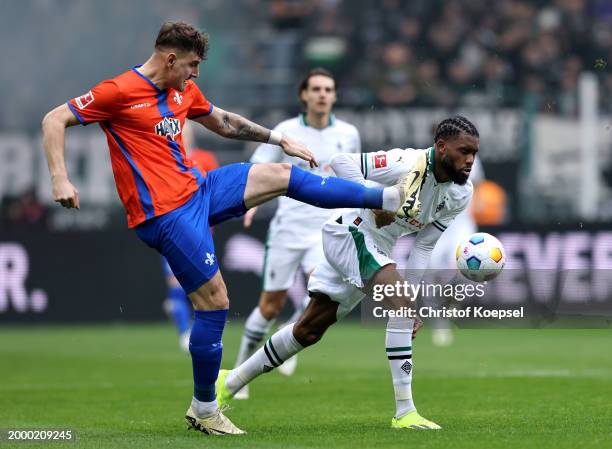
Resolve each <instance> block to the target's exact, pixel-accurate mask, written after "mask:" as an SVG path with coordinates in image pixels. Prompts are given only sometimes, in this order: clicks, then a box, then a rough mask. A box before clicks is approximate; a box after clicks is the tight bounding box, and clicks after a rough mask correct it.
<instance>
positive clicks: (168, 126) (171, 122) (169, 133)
mask: <svg viewBox="0 0 612 449" xmlns="http://www.w3.org/2000/svg"><path fill="white" fill-rule="evenodd" d="M180 132H181V122H180V120H178V119H175V118H172V117H164V119H163V120H162V121H161V122H159V123H158V124H157V125H155V133H156V134H157V135H159V136H164V137H167V138H168V139H170V140H174V138H175V137H176V136H177V135H178V134H179V133H180Z"/></svg>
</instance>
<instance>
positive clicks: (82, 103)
mask: <svg viewBox="0 0 612 449" xmlns="http://www.w3.org/2000/svg"><path fill="white" fill-rule="evenodd" d="M94 100H95V98H94V95H93V92H92V91H91V90H90V91H89V92H87V93H86V94H83V95H81V96H80V97H77V98H75V99H74V102H75V103H76V104H77V106H78V107H79V109H85V108H86V107H87V106H89V105H90V104H91V103H93V101H94Z"/></svg>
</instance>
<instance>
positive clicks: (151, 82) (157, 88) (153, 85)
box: [132, 64, 163, 94]
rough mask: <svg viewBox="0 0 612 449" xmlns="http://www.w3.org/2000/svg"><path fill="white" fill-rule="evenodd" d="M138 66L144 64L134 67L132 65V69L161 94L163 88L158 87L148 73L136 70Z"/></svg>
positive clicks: (140, 65)
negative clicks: (144, 73)
mask: <svg viewBox="0 0 612 449" xmlns="http://www.w3.org/2000/svg"><path fill="white" fill-rule="evenodd" d="M138 67H142V64H139V65H135V66H134V67H132V70H133V71H134V73H136V75H138V76H139V77H141V78H142V79H143V80H145V81H146V82H147V83H149V84H150V85H151V86H152V87H153V89H155V91H156V92H157V93H158V94H160V93H162V92H163V90H161V89H160V88H159V87H157V85H156V84H155V83H154V82H153V81H151V78H149V77H148V76H146V75H143V74H142V73H140V72H139V71H138V70H136V69H137V68H138Z"/></svg>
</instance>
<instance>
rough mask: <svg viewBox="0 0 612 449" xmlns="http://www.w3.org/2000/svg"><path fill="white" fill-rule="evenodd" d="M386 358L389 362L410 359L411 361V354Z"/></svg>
mask: <svg viewBox="0 0 612 449" xmlns="http://www.w3.org/2000/svg"><path fill="white" fill-rule="evenodd" d="M387 358H388V359H389V360H410V359H412V354H407V355H388V356H387Z"/></svg>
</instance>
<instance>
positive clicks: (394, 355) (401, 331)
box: [385, 318, 416, 418]
mask: <svg viewBox="0 0 612 449" xmlns="http://www.w3.org/2000/svg"><path fill="white" fill-rule="evenodd" d="M413 326H414V320H411V319H406V318H389V321H388V322H387V332H386V338H385V346H386V348H387V358H388V359H389V367H390V368H391V377H392V378H393V389H394V391H395V417H396V418H401V417H402V416H404V415H405V414H406V413H409V412H411V411H413V410H416V407H415V406H414V403H413V402H412V327H413Z"/></svg>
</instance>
